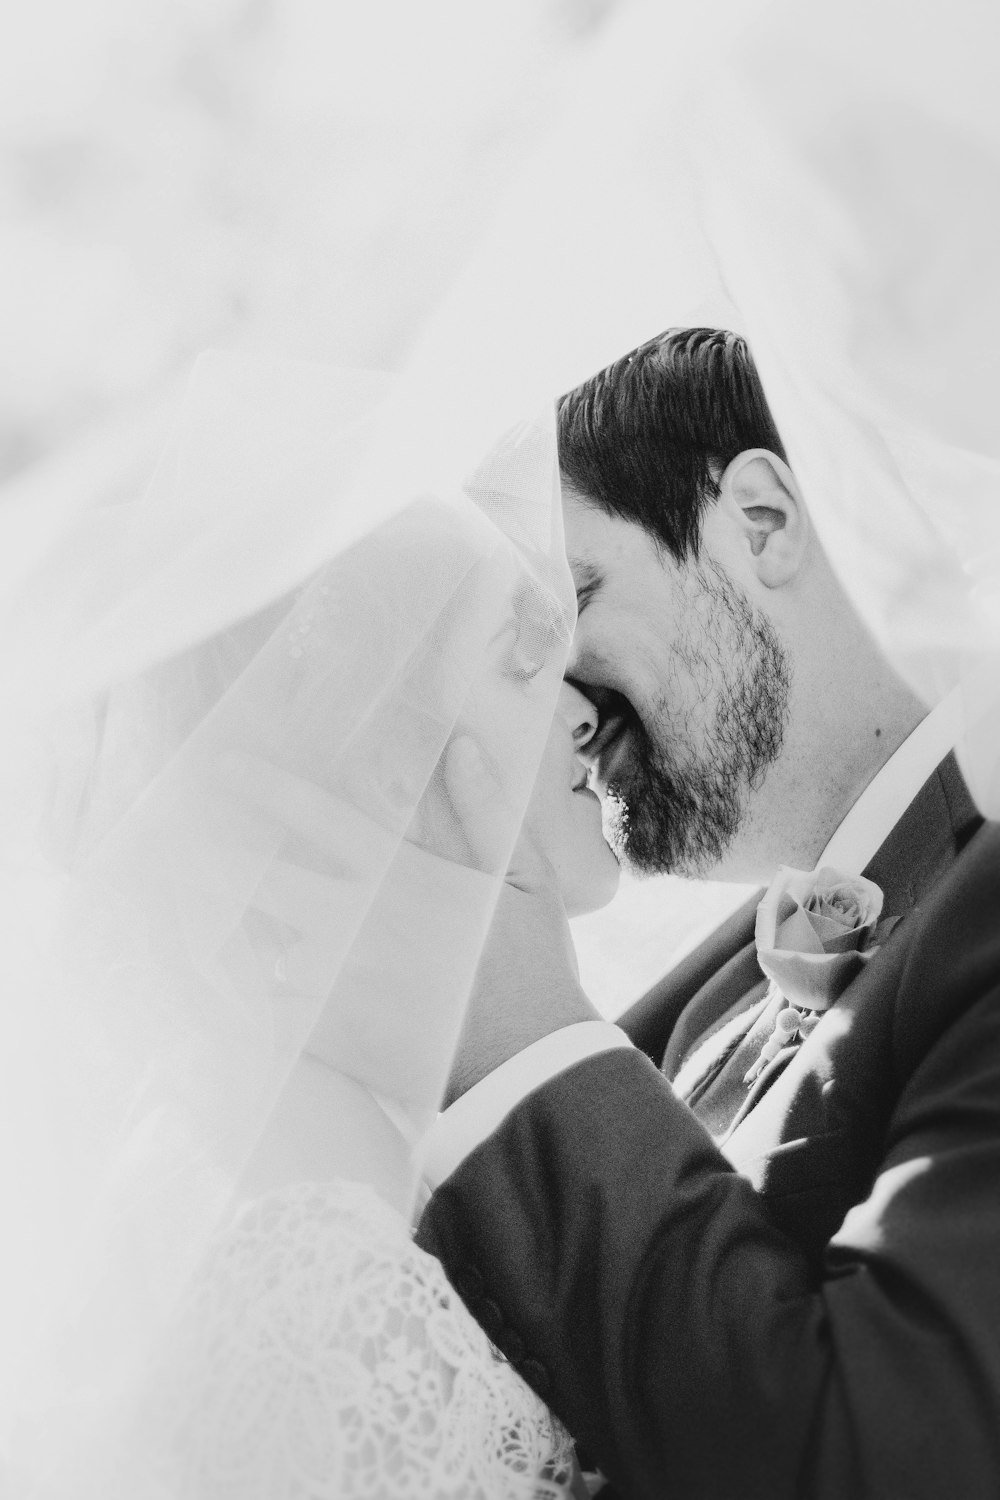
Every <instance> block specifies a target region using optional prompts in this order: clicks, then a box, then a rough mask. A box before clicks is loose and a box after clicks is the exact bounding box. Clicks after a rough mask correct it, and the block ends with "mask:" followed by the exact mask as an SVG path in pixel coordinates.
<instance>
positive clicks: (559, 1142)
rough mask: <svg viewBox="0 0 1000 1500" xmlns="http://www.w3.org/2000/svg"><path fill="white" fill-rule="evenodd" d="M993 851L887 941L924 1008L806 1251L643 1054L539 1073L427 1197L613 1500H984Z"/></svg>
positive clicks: (992, 1442)
mask: <svg viewBox="0 0 1000 1500" xmlns="http://www.w3.org/2000/svg"><path fill="white" fill-rule="evenodd" d="M991 852H992V855H993V864H992V866H991V875H990V878H989V879H987V880H985V881H979V883H978V888H977V890H976V894H975V896H974V897H973V898H969V899H963V895H962V890H963V889H964V891H965V893H966V897H967V894H968V884H967V882H966V883H963V885H962V887H961V888H960V890H959V893H958V896H957V898H956V900H955V901H953V902H951V903H949V902H947V901H946V902H944V903H943V904H942V905H941V908H940V910H939V911H938V913H937V916H936V919H935V920H932V921H928V922H925V923H921V924H919V925H918V928H917V940H916V941H913V942H910V943H909V944H908V945H907V947H906V949H905V950H904V957H903V961H902V963H901V965H900V969H899V989H898V995H897V1001H896V1003H897V1008H899V1009H901V1008H902V1007H904V1006H907V1005H909V1006H910V1007H911V1008H912V1013H913V1014H914V1015H916V1016H918V1017H919V1016H926V1017H928V1018H929V1019H928V1021H927V1024H926V1026H925V1028H924V1032H923V1033H922V1034H921V1040H920V1045H919V1047H918V1048H917V1049H916V1051H915V1053H914V1055H912V1056H905V1057H904V1056H902V1054H900V1055H899V1056H898V1057H895V1056H894V1058H893V1061H892V1064H891V1066H892V1067H894V1068H895V1069H896V1070H897V1076H893V1077H888V1076H887V1077H886V1079H885V1087H886V1090H887V1091H889V1090H893V1091H894V1093H893V1097H894V1100H895V1103H894V1106H893V1108H892V1111H891V1114H890V1116H889V1121H888V1126H887V1128H886V1130H885V1133H884V1137H883V1139H881V1140H880V1141H879V1143H878V1149H877V1153H876V1155H877V1157H878V1167H877V1170H876V1172H875V1173H874V1176H873V1180H872V1182H871V1184H870V1190H869V1191H868V1192H867V1195H866V1196H865V1197H864V1198H863V1199H861V1200H860V1201H858V1202H857V1203H855V1204H854V1206H853V1207H852V1208H851V1209H850V1211H849V1212H848V1213H847V1215H846V1217H845V1219H844V1221H843V1223H842V1224H841V1226H840V1227H839V1229H838V1231H837V1233H836V1234H835V1235H834V1236H833V1238H832V1239H831V1241H830V1242H829V1244H828V1245H827V1246H826V1249H825V1253H824V1255H823V1256H822V1258H821V1259H820V1260H818V1261H817V1260H816V1259H815V1258H813V1257H807V1255H806V1253H805V1251H804V1250H803V1249H802V1248H801V1247H800V1246H799V1245H798V1244H797V1243H796V1241H795V1240H794V1239H792V1238H791V1237H789V1236H787V1235H786V1234H784V1233H783V1232H782V1231H781V1230H779V1229H778V1227H777V1226H776V1224H775V1223H774V1222H773V1221H772V1219H771V1217H770V1216H769V1213H768V1209H767V1205H766V1202H765V1200H763V1199H762V1198H760V1197H759V1196H758V1195H757V1193H756V1192H755V1191H754V1189H753V1188H752V1187H751V1186H750V1184H749V1183H748V1182H747V1181H746V1180H744V1179H743V1178H742V1177H741V1176H739V1175H738V1174H737V1173H736V1172H735V1171H734V1170H733V1169H732V1167H731V1166H730V1165H729V1163H728V1162H727V1161H726V1160H725V1158H724V1157H723V1156H722V1155H721V1154H720V1152H719V1151H718V1150H717V1149H716V1148H715V1146H714V1145H713V1143H712V1141H711V1139H710V1138H709V1136H708V1135H707V1134H706V1133H705V1131H704V1130H703V1128H702V1127H701V1126H700V1125H699V1124H698V1122H697V1121H696V1120H695V1119H694V1118H693V1116H692V1115H691V1114H690V1112H689V1111H688V1110H687V1108H686V1107H685V1106H684V1105H682V1104H681V1103H680V1102H679V1101H678V1100H677V1099H676V1098H675V1096H674V1095H673V1093H672V1091H671V1089H670V1087H669V1085H668V1084H667V1083H666V1081H665V1080H664V1079H663V1078H662V1077H661V1075H660V1074H659V1072H658V1071H657V1069H656V1068H655V1067H654V1066H653V1064H652V1063H651V1062H649V1060H648V1059H646V1058H645V1057H643V1056H642V1055H640V1054H633V1053H624V1052H620V1053H614V1054H609V1055H607V1056H605V1057H599V1058H592V1059H589V1060H587V1061H585V1062H583V1063H580V1064H579V1065H578V1066H577V1067H576V1068H574V1069H572V1070H570V1071H569V1072H567V1073H565V1074H563V1075H562V1076H561V1077H559V1078H557V1079H555V1080H553V1081H552V1082H551V1083H550V1084H548V1085H546V1086H545V1087H544V1088H543V1089H540V1090H539V1091H538V1092H537V1093H536V1094H535V1095H533V1096H532V1097H531V1098H530V1099H529V1100H527V1101H526V1102H525V1103H524V1104H522V1105H521V1106H520V1107H519V1108H518V1109H516V1110H515V1111H514V1112H513V1113H512V1114H511V1115H510V1116H508V1118H507V1119H506V1121H505V1122H504V1124H503V1125H502V1126H501V1128H500V1129H499V1130H498V1131H497V1132H496V1133H495V1134H494V1135H493V1136H492V1137H491V1138H490V1139H489V1140H488V1141H487V1142H485V1143H484V1144H483V1145H482V1146H481V1147H480V1148H479V1149H478V1150H477V1151H476V1152H474V1153H473V1155H472V1156H470V1157H469V1158H468V1159H467V1161H466V1162H465V1163H464V1164H463V1166H462V1167H461V1168H459V1170H458V1171H456V1172H455V1173H454V1174H453V1176H452V1177H451V1178H449V1179H448V1180H447V1181H446V1182H445V1183H444V1184H443V1185H442V1187H441V1188H440V1189H439V1190H438V1192H437V1193H436V1194H435V1195H434V1197H433V1198H432V1200H431V1203H430V1205H429V1207H428V1209H427V1210H426V1212H425V1216H424V1220H423V1222H422V1225H421V1232H420V1237H421V1241H422V1243H423V1244H424V1246H425V1247H426V1248H428V1249H431V1250H432V1251H434V1252H435V1253H436V1254H438V1255H439V1256H440V1257H441V1259H442V1260H443V1262H444V1264H445V1267H446V1269H447V1271H448V1273H449V1275H450V1277H451V1278H452V1280H453V1282H454V1284H455V1286H456V1287H457V1289H458V1290H459V1292H460V1294H461V1295H462V1296H463V1297H464V1298H465V1300H466V1302H467V1303H468V1305H469V1307H470V1309H471V1310H472V1312H473V1313H474V1314H475V1315H476V1316H477V1317H478V1319H479V1321H480V1322H481V1323H482V1324H483V1326H484V1327H485V1328H486V1331H487V1332H488V1333H489V1334H490V1336H491V1337H492V1338H493V1339H494V1340H495V1342H496V1343H497V1344H498V1345H499V1347H500V1348H501V1349H502V1350H503V1351H504V1353H505V1354H506V1355H507V1356H508V1358H510V1359H511V1361H512V1362H513V1363H514V1364H515V1365H516V1366H517V1367H518V1368H519V1369H520V1370H521V1372H522V1374H523V1375H524V1376H525V1378H526V1379H528V1380H529V1382H530V1383H531V1384H533V1385H534V1386H535V1388H536V1389H537V1390H538V1392H539V1394H540V1395H541V1396H542V1397H543V1398H544V1399H546V1400H548V1401H549V1402H550V1404H551V1405H552V1406H553V1408H554V1409H555V1410H556V1412H557V1413H558V1414H559V1415H560V1416H561V1417H562V1419H563V1420H564V1421H565V1422H566V1424H567V1426H568V1427H569V1429H570V1430H571V1431H572V1432H573V1433H574V1435H575V1436H576V1437H577V1439H578V1441H579V1442H581V1443H582V1444H583V1445H584V1446H585V1448H586V1449H587V1451H588V1453H589V1454H590V1455H591V1456H592V1457H593V1458H594V1460H595V1461H596V1462H597V1463H598V1464H599V1465H600V1467H601V1468H602V1470H603V1471H604V1472H605V1473H606V1474H607V1475H608V1476H609V1478H611V1479H612V1481H613V1482H614V1483H615V1484H616V1486H617V1487H618V1489H619V1490H620V1491H621V1493H622V1494H624V1495H627V1496H628V1497H629V1500H645V1497H649V1500H653V1497H656V1500H661V1497H663V1496H670V1495H671V1494H675V1495H677V1496H678V1497H682V1500H695V1497H701V1496H705V1497H716V1496H717V1497H720V1500H723V1497H725V1500H728V1497H739V1500H756V1497H760V1500H765V1497H766V1500H863V1497H868V1496H870V1497H872V1500H894V1497H900V1500H903V1497H905V1500H940V1497H941V1496H944V1495H949V1494H950V1495H955V1496H961V1497H962V1500H980V1497H982V1500H987V1497H989V1500H995V1497H996V1495H997V1494H998V1493H1000V983H998V979H1000V931H998V930H997V929H998V927H1000V924H998V922H997V913H998V912H1000V882H998V879H997V874H996V868H995V867H996V866H997V865H998V864H1000V861H998V860H997V859H996V854H997V845H996V842H995V841H993V842H992V845H991ZM970 906H971V908H972V910H970V909H969V908H970ZM917 1030H918V1031H919V1027H918V1028H917ZM906 1034H907V1036H909V1037H911V1038H912V1036H913V1035H914V1034H915V1033H914V1031H913V1029H912V1028H911V1029H910V1030H909V1031H908V1032H907V1033H906Z"/></svg>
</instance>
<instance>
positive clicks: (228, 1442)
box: [141, 1181, 572, 1500]
mask: <svg viewBox="0 0 1000 1500" xmlns="http://www.w3.org/2000/svg"><path fill="white" fill-rule="evenodd" d="M145 1407H146V1413H147V1416H146V1419H145V1421H144V1422H143V1423H142V1424H141V1426H142V1429H143V1431H142V1437H141V1444H142V1450H143V1453H144V1455H145V1460H146V1463H147V1465H148V1466H149V1467H150V1468H151V1469H152V1470H153V1471H154V1472H153V1473H150V1472H149V1468H147V1475H146V1477H147V1479H151V1480H153V1482H154V1484H156V1485H157V1493H160V1492H162V1493H164V1494H167V1495H170V1496H171V1497H174V1496H177V1497H181V1496H183V1497H184V1500H355V1497H357V1500H362V1497H365V1500H369V1497H370V1500H396V1497H399V1500H403V1497H406V1500H409V1497H413V1500H418V1497H419V1500H451V1497H454V1500H459V1497H460V1500H508V1497H509V1500H556V1497H561V1496H564V1495H567V1494H568V1493H569V1483H570V1474H571V1466H572V1452H571V1445H570V1442H569V1439H568V1437H567V1435H566V1434H565V1432H564V1431H563V1430H562V1428H561V1427H560V1426H559V1425H558V1423H557V1422H556V1420H555V1419H554V1418H553V1417H552V1416H551V1414H550V1413H549V1412H548V1411H547V1409H546V1408H545V1407H544V1406H543V1405H542V1403H541V1402H540V1401H539V1400H538V1398H537V1397H536V1396H535V1394H534V1392H532V1391H531V1390H530V1389H529V1387H528V1386H526V1385H525V1384H524V1382H523V1381H522V1380H521V1379H520V1377H519V1376H518V1375H517V1374H516V1373H515V1371H514V1370H513V1369H512V1368H511V1367H510V1366H509V1365H508V1364H507V1363H506V1362H505V1361H504V1360H503V1358H502V1356H500V1355H499V1354H498V1353H497V1352H496V1350H495V1349H493V1347H492V1345H491V1344H490V1342H489V1340H488V1339H487V1338H486V1336H485V1334H484V1333H483V1332H482V1330H481V1329H480V1328H479V1326H478V1325H477V1324H476V1323H475V1321H474V1320H473V1319H472V1317H471V1316H470V1315H469V1313H468V1312H467V1310H466V1308H465V1307H464V1306H463V1304H462V1302H461V1301H460V1299H459V1298H458V1297H457V1295H456V1294H455V1293H454V1291H453V1290H452V1289H451V1287H450V1286H449V1284H448V1281H447V1279H446V1277H445V1275H444V1272H443V1270H442V1268H441V1266H440V1264H439V1263H438V1262H437V1261H436V1260H435V1259H434V1258H433V1257H431V1256H429V1255H427V1254H425V1253H424V1252H423V1251H421V1250H420V1249H418V1248H417V1246H415V1245H414V1244H413V1243H412V1241H411V1239H410V1237H409V1233H408V1230H407V1227H406V1225H405V1223H404V1222H403V1220H402V1218H401V1217H400V1216H399V1215H398V1214H396V1213H395V1212H394V1211H393V1210H392V1209H391V1208H389V1206H388V1205H387V1204H386V1203H384V1202H383V1201H382V1200H381V1199H380V1198H379V1197H378V1196H377V1195H376V1194H375V1193H374V1192H373V1191H372V1190H371V1189H370V1188H367V1187H364V1186H362V1185H360V1184H357V1183H349V1182H343V1181H337V1182H329V1183H321V1184H301V1185H298V1186H296V1187H293V1188H289V1189H287V1190H283V1191H282V1192H280V1193H277V1194H272V1195H270V1196H268V1197H265V1198H263V1199H261V1200H259V1201H258V1202H256V1203H254V1204H252V1205H251V1206H249V1207H248V1208H246V1209H245V1210H243V1211H242V1212H241V1214H240V1215H239V1216H238V1218H237V1219H236V1220H235V1222H234V1223H233V1224H232V1226H231V1227H230V1228H229V1229H228V1230H227V1232H226V1233H225V1234H224V1235H223V1236H222V1237H221V1239H220V1241H219V1243H218V1244H217V1246H216V1248H215V1250H214V1251H213V1253H212V1256H211V1257H210V1260H209V1262H208V1264H207V1265H206V1267H205V1270H204V1272H203V1273H202V1275H201V1277H200V1278H199V1281H198V1283H197V1284H196V1286H195V1287H194V1289H193V1290H192V1294H191V1297H190V1299H189V1302H188V1304H187V1306H186V1307H185V1309H184V1310H183V1312H182V1316H181V1319H180V1325H179V1330H178V1334H177V1337H176V1339H175V1340H174V1341H172V1344H171V1348H170V1353H169V1357H168V1359H167V1361H166V1364H165V1367H164V1370H163V1372H162V1376H161V1378H160V1379H159V1380H158V1381H157V1382H156V1386H155V1391H154V1392H153V1393H152V1394H151V1397H150V1399H149V1401H148V1402H146V1403H145ZM160 1487H162V1490H161V1488H160Z"/></svg>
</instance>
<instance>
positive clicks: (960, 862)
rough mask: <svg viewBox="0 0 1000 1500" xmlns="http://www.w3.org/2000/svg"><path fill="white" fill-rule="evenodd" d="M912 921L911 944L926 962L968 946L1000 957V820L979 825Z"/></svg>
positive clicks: (962, 949)
mask: <svg viewBox="0 0 1000 1500" xmlns="http://www.w3.org/2000/svg"><path fill="white" fill-rule="evenodd" d="M914 917H915V919H916V920H915V922H914V928H915V932H914V943H915V946H917V947H919V948H920V949H921V950H928V951H926V952H924V957H925V958H926V959H927V960H928V961H931V962H934V961H936V960H938V958H940V960H943V959H944V958H945V957H947V958H948V960H949V961H951V960H952V959H953V957H954V955H955V952H956V950H960V951H966V950H969V949H970V948H975V949H976V950H981V949H985V950H986V951H987V952H990V953H992V954H993V955H994V956H995V957H997V958H998V959H1000V822H993V821H985V822H983V823H982V824H981V825H980V827H979V828H978V829H977V830H976V832H975V833H973V835H972V836H971V837H970V838H969V839H968V842H967V843H966V844H965V847H964V848H963V849H962V851H961V853H959V854H958V856H957V857H956V859H955V860H954V861H953V863H952V864H951V866H950V867H949V869H948V870H947V871H946V872H945V874H944V875H943V876H942V877H941V878H940V880H938V882H937V883H936V885H935V886H934V888H933V890H932V891H930V892H929V893H928V896H927V897H926V899H925V900H924V901H922V902H921V903H920V906H919V908H918V910H917V911H916V912H915V913H914ZM932 945H933V950H934V951H929V950H930V948H931V946H932Z"/></svg>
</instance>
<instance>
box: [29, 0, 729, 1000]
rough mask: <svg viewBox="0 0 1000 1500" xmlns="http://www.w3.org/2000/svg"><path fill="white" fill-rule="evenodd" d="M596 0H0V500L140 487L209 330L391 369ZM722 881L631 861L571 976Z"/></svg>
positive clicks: (676, 916)
mask: <svg viewBox="0 0 1000 1500" xmlns="http://www.w3.org/2000/svg"><path fill="white" fill-rule="evenodd" d="M617 3H618V4H622V3H627V0H617ZM615 8H616V0H504V3H503V4H502V5H499V4H498V5H486V4H482V3H476V0H421V3H420V4H414V3H413V0H355V3H354V4H345V3H343V0H86V3H83V4H81V3H80V0H32V4H31V5H30V6H21V7H18V8H17V11H18V13H17V14H16V16H14V15H12V14H11V11H12V10H13V7H11V8H9V9H8V15H7V19H6V20H5V21H4V22H3V23H2V32H0V329H2V341H3V350H4V359H3V361H2V363H0V503H3V499H4V498H13V497H15V496H19V497H23V496H28V497H29V498H30V497H31V496H32V495H34V494H37V495H41V494H43V493H45V492H46V491H47V490H50V489H51V488H52V487H53V486H70V487H73V486H77V485H86V486H88V487H89V488H91V489H93V490H94V491H105V492H108V493H111V492H119V493H127V492H128V490H129V489H130V488H131V487H133V486H135V485H137V484H141V483H142V480H143V477H144V476H145V475H146V474H147V473H148V471H149V467H150V465H151V463H152V460H153V457H154V455H155V452H156V449H157V445H158V443H159V441H160V438H161V436H162V434H163V433H164V431H165V430H166V427H167V425H168V423H169V419H170V416H171V413H172V412H173V410H174V409H175V405H176V402H177V398H178V394H179V391H180V389H181V388H182V386H183V382H184V379H185V377H186V374H187V371H188V369H189V367H190V364H191V361H192V359H193V358H194V356H195V354H196V353H197V352H198V351H199V350H201V349H203V348H205V347H207V346H222V347H228V348H247V349H254V350H257V351H261V352H265V351H266V352H275V353H285V354H290V355H296V356H303V357H307V358H317V359H322V360H327V361H330V362H335V363H347V364H361V365H369V366H377V367H380V368H388V369H393V368H396V367H398V366H399V365H400V364H401V362H402V361H403V360H404V359H405V357H406V355H407V352H408V351H409V349H410V348H411V346H412V344H413V342H414V340H415V338H416V335H417V333H418V331H419V329H420V327H421V326H422V324H423V322H424V321H425V319H426V318H427V317H428V315H429V314H430V313H431V312H432V310H433V308H434V306H435V305H436V303H437V301H438V300H439V299H440V298H441V297H442V296H443V295H444V293H445V292H446V290H447V289H448V287H449V285H450V284H451V282H452V280H453V278H454V276H455V274H456V272H457V271H458V269H459V268H460V267H461V265H462V264H463V262H464V260H465V258H466V256H467V255H468V254H469V253H470V251H471V249H472V247H473V245H474V243H475V239H476V234H477V231H478V230H479V228H480V227H481V225H482V223H483V220H484V218H485V215H486V214H487V212H488V210H489V207H490V205H491V203H492V202H493V200H494V198H495V196H496V194H497V193H498V192H499V191H500V189H501V188H502V187H503V186H504V184H505V183H506V182H507V181H508V180H509V178H510V176H511V175H512V174H513V173H514V172H515V171H516V170H517V166H518V163H519V162H520V161H521V160H523V159H524V156H525V154H526V152H527V151H528V150H529V149H530V146H531V143H532V140H533V139H534V138H535V136H536V134H537V132H538V130H539V128H540V127H541V125H542V124H543V123H544V119H545V115H546V108H547V105H546V98H547V92H546V81H547V79H548V78H549V77H551V75H552V73H553V72H554V71H555V70H558V68H559V67H560V65H561V64H562V63H563V62H564V61H566V60H567V59H569V58H571V57H572V55H573V53H574V51H575V50H576V49H577V48H579V47H581V46H583V45H586V42H587V40H588V38H589V37H590V36H591V35H592V34H593V33H594V31H595V29H596V28H599V27H600V26H601V25H602V24H603V23H604V22H605V21H606V20H607V17H608V16H609V14H610V13H611V11H612V10H614V9H615ZM652 331H655V330H650V332H652ZM742 895H743V888H725V887H723V888H720V887H712V886H696V885H691V884H687V883H683V882H676V881H672V880H654V881H646V882H643V883H641V884H636V883H633V882H625V884H624V886H623V891H622V894H621V895H620V897H619V899H618V900H617V901H616V902H615V904H614V905H613V907H612V908H610V909H609V910H608V911H607V912H604V913H600V914H598V915H597V916H595V917H593V918H588V919H584V920H582V921H580V922H578V923H577V924H576V935H577V939H578V943H579V949H580V957H581V971H582V974H583V978H584V983H585V985H586V986H587V988H588V989H589V991H590V992H591V994H592V995H593V996H594V998H595V1000H596V1001H597V1003H598V1004H599V1005H600V1006H601V1007H602V1008H603V1009H604V1010H605V1011H606V1012H607V1013H608V1014H615V1013H616V1012H617V1011H618V1010H620V1009H621V1007H622V1006H623V1005H624V1004H625V1003H627V1001H628V1000H629V999H631V998H633V997H635V996H636V995H637V994H639V993H641V992H642V990H643V989H644V988H645V987H646V986H647V985H648V984H650V983H651V982H652V981H653V980H654V979H656V978H657V977H658V976H659V974H661V973H662V972H663V970H664V968H665V967H666V966H667V965H668V962H669V961H670V959H671V957H672V956H673V955H674V954H675V953H676V951H677V949H678V946H679V945H680V944H682V943H683V942H684V941H685V940H686V939H688V938H689V937H690V934H691V933H692V930H698V929H704V928H706V927H710V926H711V925H712V922H713V921H714V920H716V919H717V917H718V915H719V914H720V912H721V911H722V910H724V909H726V908H727V907H728V906H730V905H731V904H733V903H735V902H736V901H737V900H739V899H741V897H742Z"/></svg>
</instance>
